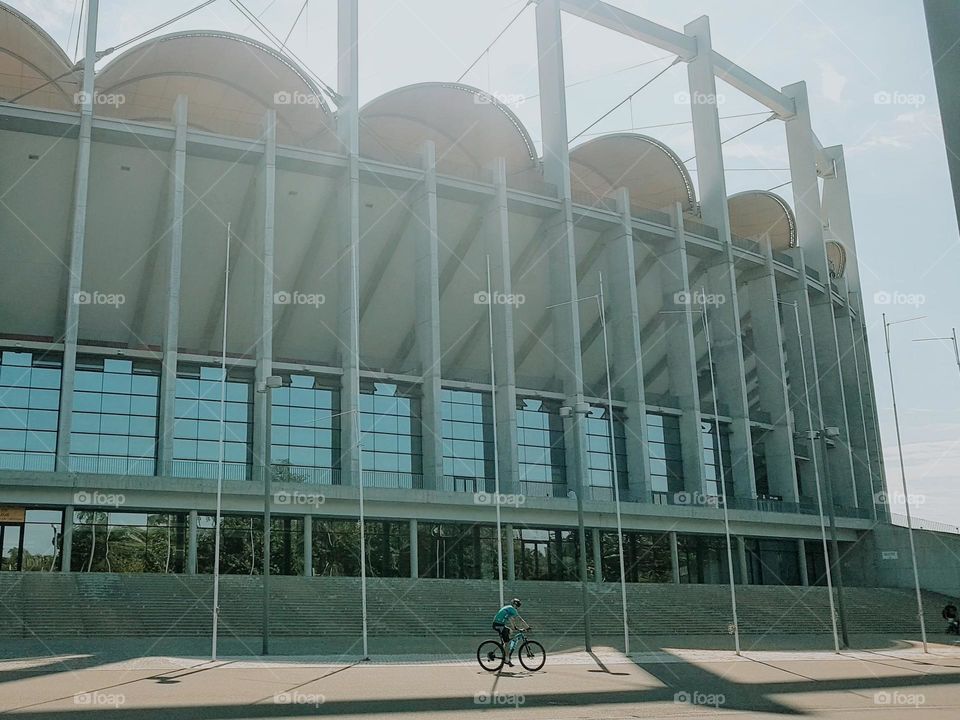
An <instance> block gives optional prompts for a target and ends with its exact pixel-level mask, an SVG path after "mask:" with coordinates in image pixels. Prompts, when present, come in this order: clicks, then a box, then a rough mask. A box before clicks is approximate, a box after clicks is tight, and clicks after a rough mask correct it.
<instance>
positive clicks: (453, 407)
mask: <svg viewBox="0 0 960 720" xmlns="http://www.w3.org/2000/svg"><path fill="white" fill-rule="evenodd" d="M491 411H492V406H491V403H490V395H489V394H487V393H478V392H467V391H465V390H447V389H444V390H442V391H441V394H440V418H441V426H442V436H443V437H442V439H443V475H444V480H445V482H444V486H445V487H444V489H446V490H454V491H467V492H477V491H483V490H488V489H492V486H493V482H492V481H493V422H492V419H491ZM488 479H489V480H490V481H491V482H490V488H487V482H486V481H487V480H488Z"/></svg>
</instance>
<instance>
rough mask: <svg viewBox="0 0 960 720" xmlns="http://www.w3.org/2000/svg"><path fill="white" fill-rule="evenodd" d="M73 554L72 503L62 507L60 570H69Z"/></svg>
mask: <svg viewBox="0 0 960 720" xmlns="http://www.w3.org/2000/svg"><path fill="white" fill-rule="evenodd" d="M72 555H73V505H67V506H66V507H65V508H64V509H63V539H62V541H61V549H60V571H61V572H70V560H71V557H72Z"/></svg>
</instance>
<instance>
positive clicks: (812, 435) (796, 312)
mask: <svg viewBox="0 0 960 720" xmlns="http://www.w3.org/2000/svg"><path fill="white" fill-rule="evenodd" d="M777 302H779V303H780V304H781V305H792V306H793V316H794V318H795V319H796V322H797V344H798V345H799V348H800V374H801V375H802V376H803V401H804V404H805V405H806V406H807V439H808V440H809V441H810V449H811V450H812V451H813V452H812V453H811V455H812V457H811V459H812V460H813V480H814V485H815V486H816V488H817V511H818V512H819V514H820V538H821V540H822V541H823V563H824V568H825V573H826V579H827V596H828V597H829V599H830V625H831V627H832V628H833V649H834V652H835V653H836V654H837V655H839V654H840V640H839V638H838V637H837V611H836V609H835V608H834V605H833V572H832V570H831V564H830V551H829V550H828V548H827V527H826V521H825V520H824V517H823V493H822V492H821V490H820V463H819V461H818V460H817V457H818V455H819V453H818V452H817V449H816V448H815V447H814V445H813V441H814V440H816V439H817V436H818V434H819V433H818V431H816V430H814V429H813V408H812V407H811V406H810V386H809V384H808V382H807V360H806V357H805V356H804V354H803V333H802V332H801V331H800V305H799V303H796V302H792V303H787V302H783V301H781V300H778V301H777ZM831 504H832V498H831ZM834 537H836V536H834ZM834 552H836V547H834ZM800 562H806V558H800ZM840 624H841V626H842V627H843V628H844V629H845V628H846V624H845V622H844V618H843V611H842V610H841V615H840ZM844 644H847V640H846V633H844Z"/></svg>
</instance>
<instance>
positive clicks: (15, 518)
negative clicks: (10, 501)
mask: <svg viewBox="0 0 960 720" xmlns="http://www.w3.org/2000/svg"><path fill="white" fill-rule="evenodd" d="M25 516H26V510H25V509H24V508H22V507H9V506H8V507H3V506H0V523H15V524H17V525H22V524H23V520H24V517H25Z"/></svg>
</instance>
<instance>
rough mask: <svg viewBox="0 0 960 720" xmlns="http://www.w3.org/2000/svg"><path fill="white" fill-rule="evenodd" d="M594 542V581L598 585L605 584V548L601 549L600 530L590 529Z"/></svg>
mask: <svg viewBox="0 0 960 720" xmlns="http://www.w3.org/2000/svg"><path fill="white" fill-rule="evenodd" d="M590 533H591V538H592V541H593V579H594V582H596V583H597V584H598V585H599V584H600V583H602V582H603V548H601V547H600V528H591V529H590Z"/></svg>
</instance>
